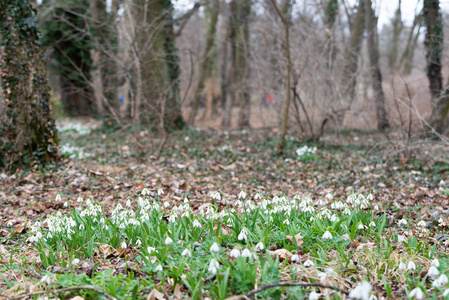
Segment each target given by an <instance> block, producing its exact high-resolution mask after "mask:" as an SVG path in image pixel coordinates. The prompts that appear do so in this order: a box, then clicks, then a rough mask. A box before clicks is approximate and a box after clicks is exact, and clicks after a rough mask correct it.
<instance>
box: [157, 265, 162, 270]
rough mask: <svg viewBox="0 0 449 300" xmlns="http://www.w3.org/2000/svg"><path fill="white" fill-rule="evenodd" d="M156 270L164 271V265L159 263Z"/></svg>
mask: <svg viewBox="0 0 449 300" xmlns="http://www.w3.org/2000/svg"><path fill="white" fill-rule="evenodd" d="M156 271H160V272H162V266H161V265H160V264H159V265H157V267H156Z"/></svg>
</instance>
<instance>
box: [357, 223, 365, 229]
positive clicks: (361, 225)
mask: <svg viewBox="0 0 449 300" xmlns="http://www.w3.org/2000/svg"><path fill="white" fill-rule="evenodd" d="M363 228H365V225H363V224H362V223H360V224H359V226H357V229H363Z"/></svg>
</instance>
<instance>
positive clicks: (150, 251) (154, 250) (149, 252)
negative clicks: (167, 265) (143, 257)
mask: <svg viewBox="0 0 449 300" xmlns="http://www.w3.org/2000/svg"><path fill="white" fill-rule="evenodd" d="M147 251H148V254H151V253H152V252H156V253H157V250H156V248H154V247H150V246H148V248H147Z"/></svg>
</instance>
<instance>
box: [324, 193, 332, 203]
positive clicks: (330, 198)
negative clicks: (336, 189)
mask: <svg viewBox="0 0 449 300" xmlns="http://www.w3.org/2000/svg"><path fill="white" fill-rule="evenodd" d="M324 198H325V199H326V200H329V201H330V200H332V199H334V196H332V194H331V193H328V194H327V195H326V197H324Z"/></svg>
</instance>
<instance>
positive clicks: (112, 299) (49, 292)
mask: <svg viewBox="0 0 449 300" xmlns="http://www.w3.org/2000/svg"><path fill="white" fill-rule="evenodd" d="M73 290H91V291H94V292H96V293H98V294H100V295H103V296H104V297H106V299H109V300H117V298H115V297H113V296H111V295H109V294H107V293H105V292H103V291H102V290H100V289H99V288H97V287H94V286H91V285H80V286H71V287H67V288H63V289H57V290H53V291H39V292H33V293H28V294H23V295H20V296H17V297H14V298H11V299H12V300H15V299H22V298H25V297H32V296H35V295H43V294H47V293H48V294H60V293H64V292H68V291H73Z"/></svg>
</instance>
